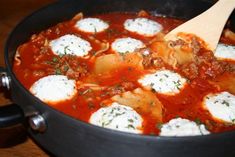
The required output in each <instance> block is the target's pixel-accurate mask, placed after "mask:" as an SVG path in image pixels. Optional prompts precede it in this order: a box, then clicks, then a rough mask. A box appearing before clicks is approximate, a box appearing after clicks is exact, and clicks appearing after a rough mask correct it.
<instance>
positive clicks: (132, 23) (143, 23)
mask: <svg viewBox="0 0 235 157" xmlns="http://www.w3.org/2000/svg"><path fill="white" fill-rule="evenodd" d="M124 27H125V29H126V30H128V31H130V32H135V33H137V34H140V35H144V36H154V35H156V34H157V33H158V32H160V31H161V30H162V29H163V28H162V25H161V24H159V23H157V22H155V21H153V20H150V19H147V18H135V19H127V20H126V21H125V22H124Z"/></svg>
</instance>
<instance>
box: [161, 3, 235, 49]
mask: <svg viewBox="0 0 235 157" xmlns="http://www.w3.org/2000/svg"><path fill="white" fill-rule="evenodd" d="M234 7H235V0H219V1H218V2H217V3H216V4H214V5H213V6H212V7H211V8H209V9H208V10H206V11H205V12H203V13H202V14H200V15H198V16H196V17H195V18H193V19H191V20H189V21H187V22H185V23H184V24H182V25H180V26H179V27H176V28H175V29H173V30H172V31H171V32H169V33H168V34H167V35H166V36H165V39H166V40H174V39H175V38H176V35H177V34H178V33H180V32H185V33H190V34H195V35H197V36H198V37H200V38H201V39H203V40H205V41H206V42H207V44H208V46H209V48H210V49H211V50H212V51H214V50H215V49H216V46H217V44H218V42H219V38H220V36H221V33H222V31H223V28H224V25H225V23H226V21H227V20H228V17H229V15H230V14H231V13H232V11H233V9H234Z"/></svg>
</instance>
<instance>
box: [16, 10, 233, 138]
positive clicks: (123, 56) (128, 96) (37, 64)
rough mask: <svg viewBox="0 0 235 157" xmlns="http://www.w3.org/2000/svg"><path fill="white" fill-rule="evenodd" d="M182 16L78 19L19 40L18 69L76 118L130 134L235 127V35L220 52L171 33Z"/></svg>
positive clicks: (36, 90)
mask: <svg viewBox="0 0 235 157" xmlns="http://www.w3.org/2000/svg"><path fill="white" fill-rule="evenodd" d="M181 23H183V21H182V20H179V19H174V18H169V17H164V16H159V15H152V14H150V13H148V12H146V11H140V12H138V13H119V12H118V13H117V12H115V13H106V14H101V15H95V16H93V17H84V15H83V14H82V13H79V14H77V15H76V16H75V17H74V18H73V19H71V20H69V21H65V22H62V23H59V24H57V25H56V26H53V27H51V28H48V29H47V30H44V31H42V32H40V33H39V34H34V35H32V36H31V39H30V40H29V41H28V42H26V43H24V44H22V45H20V46H19V47H18V49H17V52H16V54H15V59H14V66H13V71H14V73H15V74H16V76H17V78H18V79H19V80H20V82H21V83H22V84H23V86H24V87H25V88H27V89H28V90H29V91H30V92H31V93H32V94H33V95H35V96H36V97H38V98H39V99H41V100H42V101H43V102H45V103H47V104H48V105H50V106H51V107H53V108H55V109H57V110H59V111H61V112H63V113H65V114H67V115H70V116H72V117H74V118H76V119H79V120H82V121H85V122H88V123H91V124H94V125H98V126H101V127H106V128H110V129H115V130H120V131H126V132H131V133H140V134H149V135H160V136H192V135H206V134H210V133H218V132H223V131H228V130H234V129H235V46H234V45H235V34H234V33H233V32H232V31H230V30H229V29H225V30H224V33H223V35H222V37H221V42H220V44H219V45H218V47H217V49H216V51H215V52H212V51H210V50H209V49H207V47H206V43H204V42H203V41H202V40H201V39H199V38H197V37H196V36H194V35H190V34H183V33H182V34H180V35H179V39H178V40H176V41H164V35H165V34H166V33H167V32H169V31H170V30H172V29H173V28H175V27H176V26H178V25H180V24H181Z"/></svg>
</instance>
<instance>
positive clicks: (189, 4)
mask: <svg viewBox="0 0 235 157" xmlns="http://www.w3.org/2000/svg"><path fill="white" fill-rule="evenodd" d="M212 4H213V3H212V2H210V1H208V0H207V1H206V0H144V1H143V0H70V1H68V0H65V1H59V2H57V3H54V4H52V5H49V6H47V7H45V8H43V9H41V10H39V11H37V12H35V13H33V14H32V15H30V16H29V17H27V18H26V19H24V20H23V21H22V22H21V23H20V24H19V25H18V26H17V27H16V28H15V29H14V31H13V32H12V33H11V35H10V37H9V39H8V40H7V43H6V47H5V63H6V73H7V76H5V77H2V79H3V80H5V81H3V85H7V84H8V83H7V79H5V78H10V87H11V88H10V89H11V93H12V100H13V102H15V103H16V104H17V105H13V106H8V107H5V108H1V109H0V126H1V127H5V126H9V125H14V124H16V123H19V122H23V121H26V123H28V121H29V124H30V125H29V126H30V127H28V131H29V133H30V134H31V136H32V137H33V138H34V139H35V140H36V141H37V142H38V143H39V144H40V145H41V146H42V147H44V148H45V149H46V150H48V151H50V152H51V153H52V154H54V155H56V156H61V157H94V156H95V157H125V156H126V157H143V156H146V157H178V156H179V157H184V156H187V157H189V156H190V157H194V156H198V157H209V156H213V157H222V156H223V157H229V156H231V157H234V156H235V149H234V146H235V140H234V139H235V131H231V132H225V133H219V134H211V135H206V136H193V137H159V136H147V135H138V134H130V133H124V132H119V131H114V130H109V129H105V128H101V127H97V126H94V125H90V124H88V123H84V122H82V121H80V120H77V119H73V118H72V117H69V116H67V115H65V114H63V113H61V112H59V111H57V110H55V109H53V108H51V107H49V106H48V105H46V104H44V103H43V102H41V101H40V100H39V99H37V98H36V97H34V96H33V95H32V94H30V93H29V92H28V91H27V90H26V89H25V88H24V87H23V86H22V85H21V83H20V82H19V81H18V80H17V78H16V76H15V75H14V73H13V72H12V62H13V57H14V54H15V51H16V49H17V47H18V46H19V45H20V44H22V43H24V42H26V41H27V40H28V39H29V38H30V36H31V35H32V34H34V33H37V32H40V31H42V30H43V29H46V28H48V27H50V26H53V25H55V24H57V23H58V22H62V21H64V20H68V19H70V18H72V17H73V16H74V15H75V14H76V13H78V12H83V13H84V14H85V15H92V14H97V13H104V12H111V11H132V12H133V11H139V10H142V9H144V10H147V11H151V12H154V13H158V14H163V15H167V16H171V17H178V18H183V19H189V18H192V17H194V16H196V15H198V14H199V13H201V12H203V11H204V10H206V9H207V8H209V7H210V6H211V5H212ZM205 24H206V21H205ZM8 111H10V112H8ZM27 120H28V121H27Z"/></svg>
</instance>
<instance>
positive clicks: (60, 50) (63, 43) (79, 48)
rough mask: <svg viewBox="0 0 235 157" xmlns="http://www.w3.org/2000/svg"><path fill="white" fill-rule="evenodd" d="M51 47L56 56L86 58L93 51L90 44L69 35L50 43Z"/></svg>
mask: <svg viewBox="0 0 235 157" xmlns="http://www.w3.org/2000/svg"><path fill="white" fill-rule="evenodd" d="M50 47H51V49H52V51H53V52H54V54H56V55H66V54H71V55H76V56H80V57H82V56H85V55H87V54H88V52H89V51H90V50H91V49H92V47H91V45H90V43H89V42H88V41H86V40H84V39H82V38H80V37H77V36H75V35H72V34H67V35H64V36H62V37H59V38H58V39H55V40H52V41H51V42H50Z"/></svg>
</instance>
